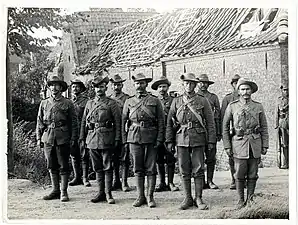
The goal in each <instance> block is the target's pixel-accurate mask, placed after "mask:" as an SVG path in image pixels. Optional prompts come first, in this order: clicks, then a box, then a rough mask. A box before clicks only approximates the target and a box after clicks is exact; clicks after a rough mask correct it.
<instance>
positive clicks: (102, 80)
mask: <svg viewBox="0 0 298 225" xmlns="http://www.w3.org/2000/svg"><path fill="white" fill-rule="evenodd" d="M109 81H110V79H109V78H108V76H104V75H103V74H102V75H98V76H95V77H94V78H93V80H92V81H91V83H92V85H93V87H96V86H98V85H100V84H101V83H106V84H108V83H109Z"/></svg>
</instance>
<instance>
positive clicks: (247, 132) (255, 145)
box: [223, 100, 269, 159]
mask: <svg viewBox="0 0 298 225" xmlns="http://www.w3.org/2000/svg"><path fill="white" fill-rule="evenodd" d="M231 121H232V123H233V127H234V129H235V135H234V136H233V137H232V141H231V140H230V133H229V132H230V122H231ZM223 144H224V147H225V148H232V149H233V156H234V158H238V159H248V158H249V146H251V149H252V153H253V157H254V158H260V157H261V150H262V148H268V147H269V136H268V127H267V120H266V115H265V111H264V108H263V106H262V104H261V103H259V102H256V101H253V100H251V101H249V102H248V103H244V102H242V101H241V100H236V101H234V102H231V103H230V104H229V105H228V107H227V109H226V113H225V116H224V119H223Z"/></svg>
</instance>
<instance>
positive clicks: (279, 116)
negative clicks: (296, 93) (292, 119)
mask: <svg viewBox="0 0 298 225" xmlns="http://www.w3.org/2000/svg"><path fill="white" fill-rule="evenodd" d="M276 105H277V107H276V112H275V114H276V119H275V121H276V126H275V127H276V128H278V151H279V152H280V153H279V154H278V156H279V158H278V166H279V168H282V169H288V168H289V98H288V97H283V96H280V97H279V98H278V100H277V104H276Z"/></svg>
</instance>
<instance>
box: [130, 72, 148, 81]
mask: <svg viewBox="0 0 298 225" xmlns="http://www.w3.org/2000/svg"><path fill="white" fill-rule="evenodd" d="M132 77H133V79H134V80H139V79H144V78H146V76H145V75H144V74H143V73H137V74H136V75H134V76H132Z"/></svg>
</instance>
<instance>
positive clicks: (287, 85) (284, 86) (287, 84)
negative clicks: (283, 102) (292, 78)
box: [280, 81, 289, 89]
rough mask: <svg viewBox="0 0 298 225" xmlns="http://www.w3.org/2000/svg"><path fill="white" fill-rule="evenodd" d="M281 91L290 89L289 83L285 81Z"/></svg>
mask: <svg viewBox="0 0 298 225" xmlns="http://www.w3.org/2000/svg"><path fill="white" fill-rule="evenodd" d="M280 89H289V82H288V81H283V82H282V83H281V85H280Z"/></svg>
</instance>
